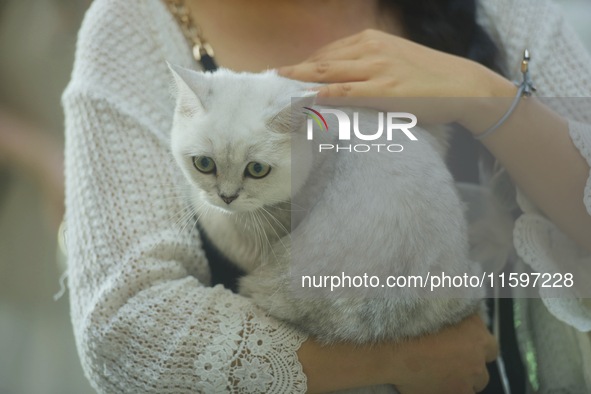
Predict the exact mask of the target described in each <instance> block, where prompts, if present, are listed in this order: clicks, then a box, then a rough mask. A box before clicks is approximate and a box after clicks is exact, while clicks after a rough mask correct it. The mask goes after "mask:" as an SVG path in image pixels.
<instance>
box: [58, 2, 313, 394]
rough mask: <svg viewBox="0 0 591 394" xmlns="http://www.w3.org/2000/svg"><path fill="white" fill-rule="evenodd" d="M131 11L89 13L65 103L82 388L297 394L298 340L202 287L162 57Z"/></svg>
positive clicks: (204, 270)
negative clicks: (175, 156) (172, 139)
mask: <svg viewBox="0 0 591 394" xmlns="http://www.w3.org/2000/svg"><path fill="white" fill-rule="evenodd" d="M139 3H142V4H145V3H146V2H129V1H127V0H96V1H95V2H94V3H93V6H92V8H91V10H90V11H89V13H88V14H87V17H86V20H85V22H84V26H83V28H82V30H81V32H80V36H79V41H78V51H77V58H76V64H75V69H74V74H73V77H72V81H71V82H70V85H69V87H68V89H67V90H66V92H65V93H64V96H63V106H64V110H65V116H66V206H67V212H66V224H67V231H68V243H67V246H68V274H69V288H70V304H71V318H72V323H73V327H74V334H75V338H76V344H77V347H78V352H79V355H80V359H81V362H82V366H83V369H84V371H85V374H86V376H87V378H88V379H89V380H90V382H91V384H92V386H93V387H94V388H95V389H96V390H97V391H98V392H100V393H159V394H164V393H197V392H206V393H212V392H236V393H241V392H249V393H251V392H261V393H262V392H265V393H268V392H272V393H286V392H290V393H299V392H304V391H305V390H306V377H305V375H304V374H303V371H302V367H301V365H300V363H299V361H298V359H297V354H296V351H297V349H298V348H299V346H300V345H301V343H302V342H303V341H304V340H305V338H306V337H305V336H304V335H303V334H301V333H300V332H298V331H296V330H294V329H292V328H291V327H288V326H287V325H284V324H283V323H280V322H278V321H276V320H273V319H272V318H270V317H268V316H267V315H266V314H265V313H263V312H262V311H261V310H260V309H258V308H257V307H255V306H254V305H253V304H252V303H251V302H250V301H249V300H248V299H246V298H243V297H241V296H238V295H236V294H234V293H232V292H230V291H228V290H226V289H224V288H223V287H221V286H219V285H218V286H215V287H209V286H207V284H208V282H209V271H208V266H207V263H206V260H205V257H204V254H203V252H202V251H201V247H200V242H199V236H198V234H197V232H196V229H195V227H194V226H193V225H192V224H191V220H190V211H189V210H188V209H187V205H186V201H185V200H184V198H183V193H182V187H181V185H182V179H181V178H180V171H178V169H177V168H176V167H175V164H174V162H173V160H172V158H171V155H170V153H169V149H168V145H167V139H166V134H167V132H168V131H167V128H168V126H169V124H170V117H171V114H169V112H170V110H171V109H172V108H171V107H170V106H169V105H168V104H166V103H167V102H168V100H169V97H168V91H167V88H166V85H167V83H168V82H167V81H168V79H167V78H168V77H167V74H166V65H165V63H164V57H168V55H166V54H164V52H163V50H160V49H159V48H158V46H157V44H156V43H157V40H155V39H154V38H153V36H152V35H151V33H150V32H149V29H148V28H147V27H146V26H147V25H150V26H153V23H152V22H153V20H151V19H150V18H148V17H147V15H144V14H143V13H142V7H141V6H139V5H138V4H139ZM161 11H163V12H165V11H166V10H165V9H164V8H162V9H161ZM171 45H173V44H171ZM173 46H174V45H173ZM173 57H174V56H173ZM154 78H157V80H156V81H154ZM163 96H164V98H163V99H162V97H163Z"/></svg>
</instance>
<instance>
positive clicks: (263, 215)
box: [259, 208, 287, 261]
mask: <svg viewBox="0 0 591 394" xmlns="http://www.w3.org/2000/svg"><path fill="white" fill-rule="evenodd" d="M265 212H267V211H266V210H265V209H264V208H263V210H262V211H259V213H260V215H261V217H262V218H263V219H265V221H266V222H267V223H268V224H269V227H271V230H273V232H274V233H275V235H276V236H277V239H278V240H279V242H280V243H281V245H282V246H283V248H284V249H285V250H287V247H286V246H285V244H284V243H283V241H282V240H281V237H280V236H279V234H278V233H277V231H276V230H275V227H274V226H273V225H272V224H271V222H270V221H269V219H267V218H266V216H265V214H264V213H265ZM267 242H268V243H269V248H270V249H271V251H272V252H273V255H274V256H275V260H276V261H277V255H276V254H275V250H274V249H273V247H272V246H271V242H270V241H269V237H268V236H267Z"/></svg>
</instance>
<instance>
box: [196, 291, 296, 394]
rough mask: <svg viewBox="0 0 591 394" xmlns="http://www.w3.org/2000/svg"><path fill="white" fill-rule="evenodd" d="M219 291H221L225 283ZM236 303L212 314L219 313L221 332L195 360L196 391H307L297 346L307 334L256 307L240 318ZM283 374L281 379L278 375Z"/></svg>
mask: <svg viewBox="0 0 591 394" xmlns="http://www.w3.org/2000/svg"><path fill="white" fill-rule="evenodd" d="M214 289H215V288H214ZM215 290H217V291H220V287H219V286H218V287H217V289H215ZM221 291H226V290H221ZM236 307H237V306H235V305H233V303H232V301H231V300H228V301H227V302H225V303H221V305H219V306H218V307H217V308H215V309H216V311H215V312H213V311H212V313H211V314H210V316H218V319H219V321H218V327H219V328H218V331H219V332H218V334H217V335H216V336H215V337H214V338H212V341H211V343H210V344H209V345H208V346H206V347H205V348H204V349H203V351H202V352H201V353H200V355H199V356H198V357H197V359H196V360H195V362H194V367H195V369H196V370H197V371H201V372H200V374H199V377H200V382H198V383H197V387H196V388H197V390H198V391H199V392H204V393H217V392H232V393H281V394H282V393H305V392H306V389H307V380H306V375H305V374H304V372H303V370H302V365H301V364H300V362H299V360H298V358H297V354H296V351H297V349H299V347H300V346H301V344H302V343H303V342H304V341H305V340H306V339H307V336H306V335H305V334H302V333H301V332H299V331H297V330H295V329H292V328H291V327H288V326H286V325H283V324H280V325H279V327H278V326H277V322H276V321H273V322H272V321H270V320H271V318H270V317H268V316H267V315H266V314H264V313H263V312H261V311H260V310H258V309H257V308H256V307H252V308H249V309H250V310H248V311H246V312H245V313H242V316H243V319H239V318H237V314H236V313H235V311H236ZM242 307H243V306H242ZM230 315H232V316H230ZM287 349H293V351H292V352H289V351H287ZM279 376H281V379H277V377H279Z"/></svg>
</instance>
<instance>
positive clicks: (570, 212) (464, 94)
mask: <svg viewBox="0 0 591 394" xmlns="http://www.w3.org/2000/svg"><path fill="white" fill-rule="evenodd" d="M545 38H546V37H539V39H540V40H544V39H545ZM547 38H548V39H550V38H551V39H552V41H551V42H548V40H545V41H542V42H543V43H544V44H545V45H548V46H551V47H552V48H563V47H565V46H567V45H569V44H571V43H569V42H568V41H567V38H569V39H574V37H571V36H568V35H566V33H565V35H564V36H561V35H557V36H552V37H547ZM524 45H525V44H524ZM571 45H572V44H571ZM534 48H535V47H534ZM520 52H521V51H520ZM535 54H536V52H535V51H534V49H532V55H533V56H534V63H533V65H534V66H535V67H534V66H532V70H533V71H532V72H534V73H539V74H534V79H535V80H536V82H538V88H539V89H540V93H541V94H543V91H544V88H546V91H548V92H552V91H553V90H554V92H555V93H554V94H557V95H562V96H568V95H569V94H568V87H569V86H572V85H573V83H576V84H577V85H576V88H577V93H579V94H578V95H587V96H591V82H590V81H591V59H590V58H589V56H588V55H587V54H586V53H585V52H584V50H583V49H582V48H579V47H578V46H576V45H575V48H573V51H572V53H568V54H566V56H565V55H564V54H563V55H562V56H561V57H556V58H555V57H551V58H546V59H544V58H541V59H540V58H539V57H538V58H536V57H535V56H536V55H535ZM535 62H538V63H540V64H539V65H538V64H537V63H535ZM569 65H570V66H569ZM572 65H575V66H572ZM510 66H512V67H513V68H515V69H517V70H518V69H519V66H520V65H519V63H517V64H514V65H510ZM569 67H570V68H569ZM573 67H575V68H576V72H574V71H572V70H571V69H572V68H573ZM548 68H549V69H550V70H549V71H548V70H547V69H548ZM537 70H539V71H537ZM279 72H280V73H281V74H283V75H285V76H287V77H290V78H295V79H302V80H306V81H313V82H324V83H327V84H328V85H326V86H324V87H322V88H320V89H319V97H320V98H323V97H393V98H412V97H419V98H421V97H429V98H433V97H436V98H441V99H440V101H437V104H438V105H436V106H434V105H426V106H425V107H424V108H421V107H420V106H418V105H413V104H410V108H413V109H415V110H414V111H412V112H413V113H414V114H415V115H416V116H417V117H418V119H419V121H426V122H427V123H451V122H459V123H461V124H463V125H464V126H465V127H467V128H468V129H469V130H470V131H471V132H473V133H474V134H478V133H480V132H482V131H483V130H486V129H487V128H488V127H490V126H492V125H494V124H495V123H496V122H497V121H498V120H499V119H500V118H501V117H502V116H503V114H504V112H505V111H506V110H507V109H508V107H509V106H510V103H511V101H512V99H513V97H514V96H515V93H516V91H517V89H516V88H515V86H514V85H513V84H512V83H511V82H510V81H508V80H507V79H505V78H503V77H501V76H500V75H498V74H495V73H493V72H492V71H490V70H488V69H486V68H485V67H483V66H481V65H479V64H477V63H475V62H472V61H470V60H466V59H463V58H459V57H456V56H452V55H448V54H445V53H442V52H439V51H435V50H432V49H430V48H426V47H424V46H421V45H419V44H416V43H413V42H411V41H408V40H406V39H403V38H400V37H396V36H392V35H390V34H387V33H384V32H380V31H373V30H368V31H364V32H362V33H360V34H357V35H354V36H351V37H348V38H345V39H342V40H339V41H336V42H334V43H332V44H329V45H328V46H326V47H325V48H323V49H321V50H319V51H318V52H317V53H316V54H314V55H313V56H312V57H311V58H310V59H308V60H307V61H305V62H303V63H301V64H298V65H295V66H291V67H285V68H282V69H280V70H279ZM544 72H546V73H548V74H544ZM573 73H574V74H575V75H576V81H574V80H571V79H570V78H573V77H572V76H571V75H572V74H573ZM540 75H541V77H540ZM545 83H546V84H552V87H551V88H550V87H548V86H545V85H544V84H545ZM561 83H562V84H563V85H564V86H565V87H564V88H563V90H560V88H561V85H560V84H561ZM571 94H572V93H571ZM468 97H472V98H474V99H472V100H470V99H463V98H468ZM476 98H478V99H476ZM411 103H412V102H411ZM384 109H386V108H384ZM580 112H581V113H580V114H579V115H580V116H581V117H583V118H585V117H586V120H587V121H588V122H590V125H589V126H588V129H589V131H588V132H590V133H591V119H589V117H588V115H587V116H586V115H585V113H584V112H583V111H580ZM587 112H589V109H587ZM483 143H484V144H485V146H486V147H487V148H488V149H489V150H490V151H491V152H492V153H493V155H495V157H496V158H497V159H498V160H499V161H500V162H501V163H502V164H503V165H504V167H505V168H506V169H507V171H508V172H509V174H510V175H511V176H512V178H513V179H514V181H515V183H516V184H517V186H518V187H519V188H520V189H521V190H523V191H524V192H525V194H526V195H527V196H528V197H529V198H530V199H531V200H532V201H533V202H534V203H535V204H536V205H537V206H538V207H539V208H540V209H541V210H542V211H543V212H544V213H545V214H546V215H547V216H548V217H549V218H550V219H551V220H552V221H553V222H554V223H555V224H556V225H558V226H559V227H560V228H561V229H562V230H563V231H564V232H565V233H566V234H568V235H569V236H570V237H571V238H572V239H573V240H575V241H578V243H579V244H580V245H581V246H582V247H586V248H588V249H589V248H591V215H590V212H589V210H591V207H585V204H584V203H583V196H584V195H585V185H586V183H587V182H589V181H588V178H589V164H588V163H587V162H586V161H585V158H584V157H583V156H582V155H581V152H580V151H578V150H577V148H576V147H575V145H574V144H573V141H572V139H571V137H570V135H569V123H568V121H567V120H566V119H565V118H563V117H561V116H559V115H558V114H557V113H555V112H553V111H552V110H551V109H550V108H548V107H547V106H545V105H543V104H542V103H540V102H539V101H537V100H533V99H532V100H523V101H522V102H521V104H520V106H519V107H518V109H517V110H516V111H515V113H514V114H513V115H512V116H511V118H510V119H509V120H508V121H507V122H506V123H504V124H503V126H502V127H501V128H500V129H499V130H497V131H496V132H495V133H494V134H493V135H491V136H490V137H488V138H486V139H485V140H484V141H483ZM588 160H591V158H588Z"/></svg>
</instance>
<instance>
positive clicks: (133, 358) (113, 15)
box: [63, 0, 591, 394]
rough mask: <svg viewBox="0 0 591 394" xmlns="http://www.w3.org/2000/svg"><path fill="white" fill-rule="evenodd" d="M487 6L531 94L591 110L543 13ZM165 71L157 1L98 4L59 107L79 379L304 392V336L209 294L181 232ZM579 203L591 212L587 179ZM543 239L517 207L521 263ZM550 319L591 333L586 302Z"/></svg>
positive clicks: (575, 68)
mask: <svg viewBox="0 0 591 394" xmlns="http://www.w3.org/2000/svg"><path fill="white" fill-rule="evenodd" d="M483 3H484V4H483V5H482V7H481V10H480V11H481V21H482V23H483V24H484V25H485V26H486V27H487V28H488V29H489V31H490V32H491V34H492V35H493V37H494V38H495V39H496V40H497V41H498V42H499V43H502V46H503V48H504V50H505V51H506V53H507V54H508V64H512V65H513V64H518V63H519V56H520V54H521V51H522V50H523V48H524V47H525V46H528V47H529V48H530V49H531V51H532V52H533V53H535V55H536V62H535V63H534V65H533V67H534V70H533V73H534V75H535V77H536V82H537V85H538V86H539V88H540V91H541V92H540V93H541V94H542V95H546V96H587V97H589V96H591V59H590V58H589V57H588V56H587V55H586V54H585V52H584V49H583V47H582V46H581V45H580V44H579V43H578V42H577V39H576V38H575V35H574V34H573V33H572V32H571V30H570V29H569V28H568V27H567V26H565V24H564V21H563V20H562V19H561V17H560V14H559V12H557V10H556V9H555V7H554V6H551V5H549V4H547V3H546V2H544V1H538V0H483ZM165 61H169V62H171V63H176V64H180V65H183V66H186V67H196V65H195V63H194V61H193V60H192V57H191V53H190V49H189V46H188V44H187V42H186V40H185V38H184V37H183V35H182V34H181V32H180V30H179V28H178V26H177V23H176V22H175V21H174V19H173V18H172V16H171V15H170V14H169V12H168V11H167V9H166V7H165V6H164V4H163V2H162V1H161V0H139V1H129V0H95V1H94V3H93V5H92V7H91V9H90V10H89V12H88V14H87V15H86V18H85V21H84V24H83V26H82V29H81V31H80V35H79V41H78V49H77V55H76V63H75V67H74V72H73V75H72V80H71V83H70V84H69V86H68V88H67V90H66V92H65V93H64V97H63V105H64V108H65V114H66V181H67V182H66V195H67V198H66V207H67V214H66V221H67V227H68V259H69V268H68V273H69V288H70V302H71V316H72V322H73V326H74V334H75V337H76V342H77V346H78V351H79V355H80V359H81V361H82V365H83V368H84V371H85V373H86V375H87V377H88V378H89V380H90V381H91V383H92V385H93V387H94V388H95V389H96V390H97V391H98V392H101V393H160V394H164V393H195V392H205V393H213V392H224V391H232V392H272V393H299V392H304V391H305V390H306V377H305V375H304V374H303V372H302V368H301V365H300V364H299V362H298V360H297V356H296V350H297V349H298V347H299V346H300V344H301V343H302V341H303V340H305V338H306V337H305V335H303V334H302V333H299V332H297V331H296V330H294V329H292V328H290V327H288V326H286V325H285V324H282V323H279V322H277V321H275V320H273V319H271V318H269V317H267V316H266V315H265V313H263V312H262V311H261V310H259V309H257V308H256V307H255V306H254V305H253V304H252V303H251V302H250V301H249V300H248V299H245V298H242V297H240V296H238V295H235V294H233V293H231V292H230V291H228V290H225V289H224V288H222V287H220V286H216V287H213V288H212V287H209V286H208V283H209V268H208V266H207V263H206V261H205V258H204V255H203V253H202V251H201V248H200V242H199V238H198V234H196V231H195V230H193V229H192V228H190V229H189V228H186V227H183V226H181V222H182V223H185V222H184V221H183V218H184V215H185V213H186V210H185V205H184V201H183V199H182V197H181V193H180V191H179V189H178V187H175V184H176V185H178V184H180V183H181V182H182V179H181V173H180V171H179V170H178V169H177V168H176V166H175V165H174V163H173V161H172V159H171V155H170V152H169V142H168V139H169V138H168V137H169V129H170V126H171V120H172V113H173V105H174V103H173V101H172V100H171V97H170V93H169V81H170V80H169V72H168V70H167V66H166V63H165ZM516 71H517V70H516ZM565 115H566V116H568V117H569V118H570V119H572V120H573V122H572V123H571V136H572V139H573V142H574V143H575V145H576V146H577V147H578V148H579V150H580V152H581V154H583V155H584V157H585V158H586V159H587V160H588V162H590V163H591V131H590V128H589V127H585V126H584V125H582V124H580V123H576V122H574V120H577V121H585V122H588V123H591V114H588V113H577V112H575V111H571V112H568V111H567V113H565ZM581 198H585V203H586V206H587V209H588V211H589V212H590V213H591V179H590V180H589V183H588V186H587V189H586V193H585V196H581ZM184 219H186V218H184ZM191 230H192V231H191ZM548 236H550V237H556V239H559V238H560V237H561V235H560V234H559V231H558V230H557V229H555V228H554V226H553V225H552V224H551V223H549V222H547V220H545V219H544V218H543V217H542V216H541V215H539V214H537V213H536V212H535V210H532V209H526V214H525V215H524V216H523V217H522V218H520V220H519V221H518V223H517V226H516V230H515V233H514V240H515V244H516V247H517V250H518V252H519V253H520V254H521V255H522V257H523V259H524V261H525V262H527V263H528V264H531V265H532V266H534V267H536V265H537V266H546V265H548V264H550V265H551V264H553V262H552V259H551V258H550V257H551V254H547V253H544V251H543V248H544V245H543V244H541V243H540V242H544V241H543V238H542V237H548ZM565 245H566V244H565ZM567 246H568V245H567ZM569 250H572V248H571V249H569ZM564 253H568V250H567V251H565V252H564ZM579 256H580V254H579ZM585 259H586V262H587V263H589V264H591V261H590V260H591V258H590V257H589V256H585ZM550 305H551V306H552V307H553V309H552V310H551V311H552V312H553V313H554V314H555V315H557V316H559V317H560V318H561V319H563V320H567V321H569V322H570V323H572V324H576V325H577V327H578V328H579V329H586V330H589V329H590V328H591V313H590V312H589V310H585V309H584V308H583V306H582V304H580V303H576V302H570V303H567V304H566V305H558V304H551V303H550Z"/></svg>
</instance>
